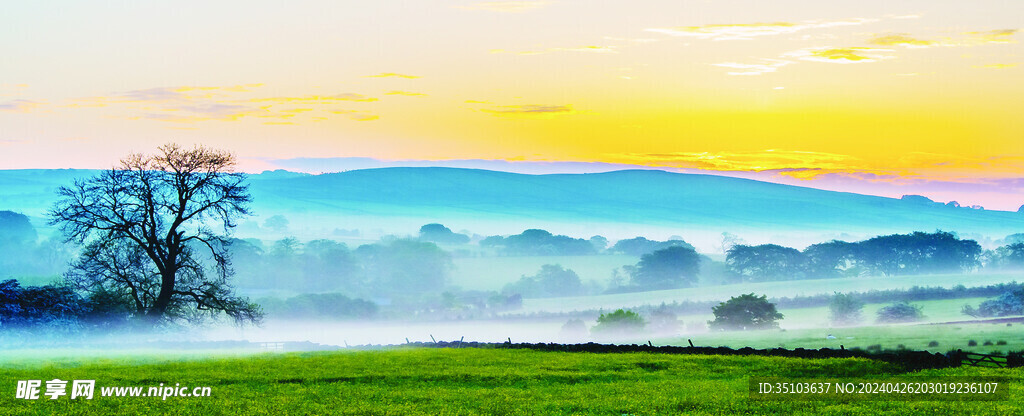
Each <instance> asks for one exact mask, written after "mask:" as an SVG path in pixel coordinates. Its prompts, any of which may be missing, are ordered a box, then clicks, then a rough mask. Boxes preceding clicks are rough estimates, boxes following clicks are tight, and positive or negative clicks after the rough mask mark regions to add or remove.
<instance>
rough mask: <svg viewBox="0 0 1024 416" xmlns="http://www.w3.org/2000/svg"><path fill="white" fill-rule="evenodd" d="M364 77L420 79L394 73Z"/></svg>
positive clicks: (415, 76) (414, 76)
mask: <svg viewBox="0 0 1024 416" xmlns="http://www.w3.org/2000/svg"><path fill="white" fill-rule="evenodd" d="M366 77H367V78H406V79H416V78H420V77H419V76H417V75H408V74H399V73H396V72H383V73H380V74H376V75H367V76H366Z"/></svg>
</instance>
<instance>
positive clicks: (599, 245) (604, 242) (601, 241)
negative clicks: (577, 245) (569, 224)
mask: <svg viewBox="0 0 1024 416" xmlns="http://www.w3.org/2000/svg"><path fill="white" fill-rule="evenodd" d="M588 241H590V244H591V245H593V246H594V250H597V251H598V252H601V251H604V249H606V248H608V239H607V238H604V237H603V236H600V235H595V236H593V237H590V240H588Z"/></svg>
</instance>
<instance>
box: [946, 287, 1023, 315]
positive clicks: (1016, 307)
mask: <svg viewBox="0 0 1024 416" xmlns="http://www.w3.org/2000/svg"><path fill="white" fill-rule="evenodd" d="M961 312H962V313H964V314H965V315H970V316H973V317H975V318H988V317H993V316H1013V315H1024V291H1021V290H1018V291H1008V292H1003V294H1001V295H999V296H998V297H996V298H995V299H988V300H986V301H984V302H981V304H980V305H978V309H974V308H973V307H971V306H970V305H964V308H963V309H962V310H961Z"/></svg>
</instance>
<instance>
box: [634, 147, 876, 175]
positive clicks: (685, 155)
mask: <svg viewBox="0 0 1024 416" xmlns="http://www.w3.org/2000/svg"><path fill="white" fill-rule="evenodd" d="M619 156H620V157H622V158H623V159H625V160H626V161H629V162H631V163H637V164H641V165H647V166H662V167H675V168H696V169H709V170H718V171H746V172H761V171H768V170H791V171H792V170H822V169H825V170H843V169H849V167H850V162H853V161H857V160H858V159H857V158H855V157H853V156H847V155H841V154H836V153H824V152H809V151H794V150H780V149H768V150H763V151H751V152H670V153H629V154H625V155H619Z"/></svg>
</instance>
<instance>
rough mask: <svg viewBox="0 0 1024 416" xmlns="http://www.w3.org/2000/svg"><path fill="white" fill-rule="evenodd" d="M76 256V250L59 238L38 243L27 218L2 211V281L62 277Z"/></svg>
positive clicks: (0, 251) (0, 232) (0, 239)
mask: <svg viewBox="0 0 1024 416" xmlns="http://www.w3.org/2000/svg"><path fill="white" fill-rule="evenodd" d="M74 256H75V247H73V246H71V245H68V244H65V243H64V242H63V241H61V240H60V239H59V238H50V239H44V240H41V241H40V239H39V235H38V233H37V232H36V228H35V227H34V226H33V225H32V223H31V222H30V221H29V219H28V217H27V216H25V215H22V214H19V213H16V212H12V211H0V279H14V278H19V279H24V278H26V277H32V278H47V277H53V276H57V275H60V274H61V273H63V272H64V270H65V269H66V268H67V265H68V263H69V262H71V260H72V259H73V258H74Z"/></svg>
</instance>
